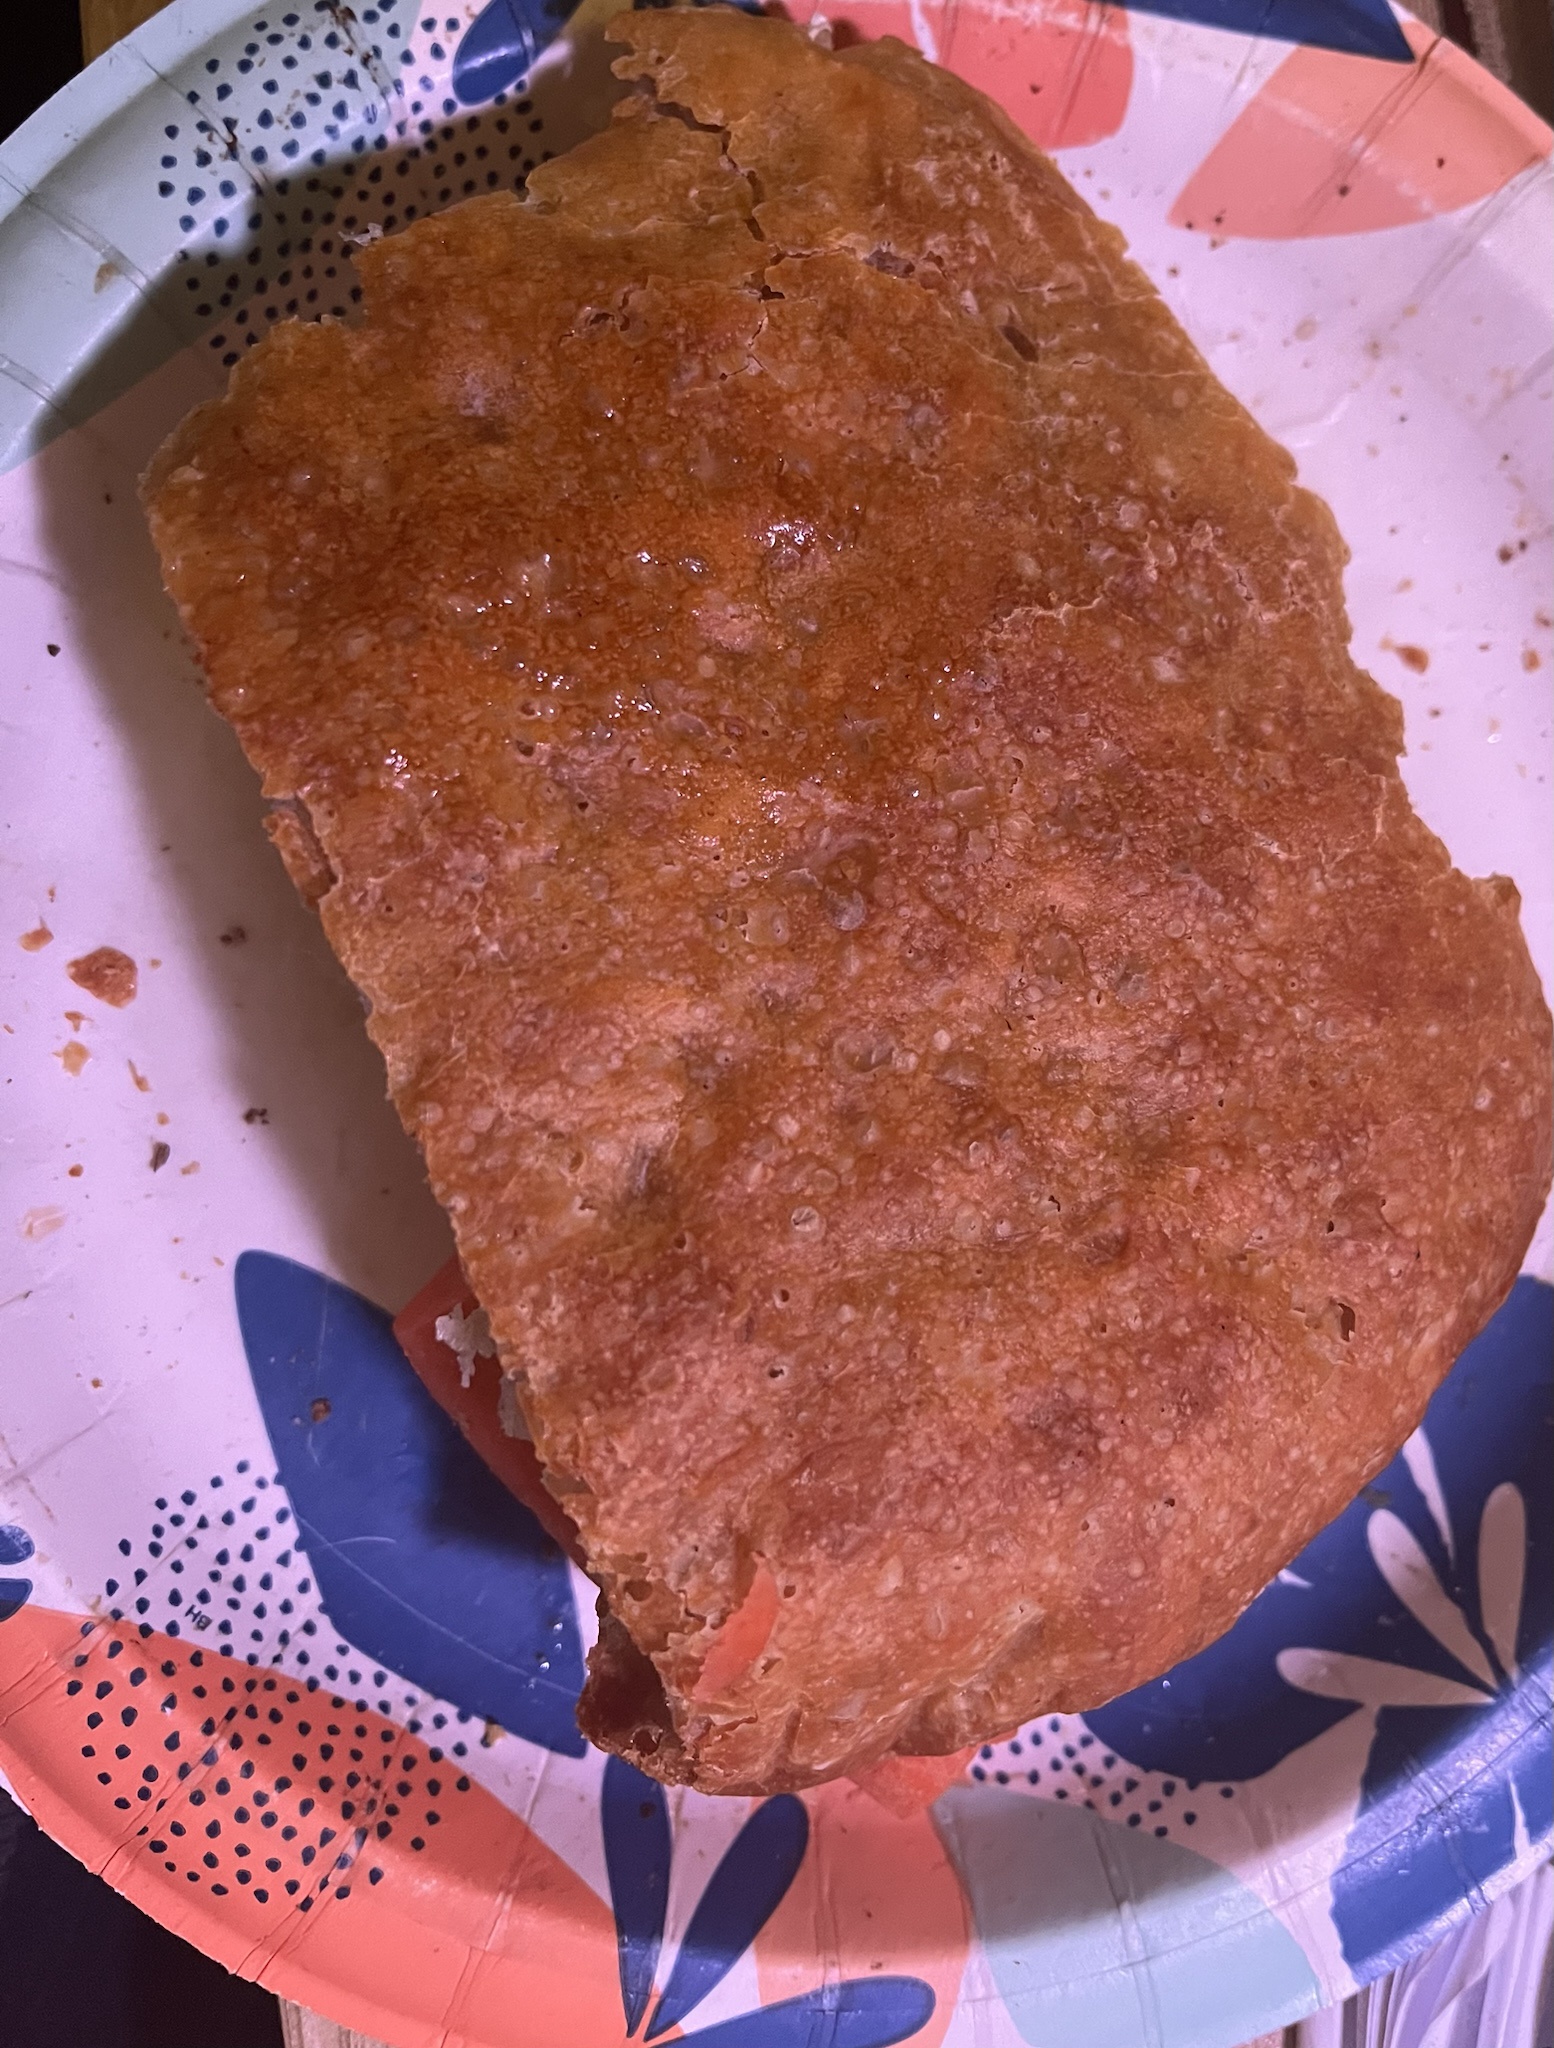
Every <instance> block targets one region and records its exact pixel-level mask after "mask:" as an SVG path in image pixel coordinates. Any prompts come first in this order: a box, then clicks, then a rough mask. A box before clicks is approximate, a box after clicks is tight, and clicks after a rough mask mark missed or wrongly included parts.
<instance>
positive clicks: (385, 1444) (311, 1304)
mask: <svg viewBox="0 0 1554 2048" xmlns="http://www.w3.org/2000/svg"><path fill="white" fill-rule="evenodd" d="M236 1289H237V1312H238V1323H239V1326H240V1328H241V1330H242V1335H243V1344H244V1348H245V1350H246V1351H247V1354H248V1367H249V1371H250V1373H251V1375H252V1377H253V1383H254V1390H255V1392H256V1393H257V1394H258V1396H259V1406H260V1409H261V1411H262V1412H263V1415H264V1421H265V1427H266V1428H267V1430H268V1431H269V1434H270V1443H271V1446H272V1447H273V1449H274V1452H275V1461H276V1465H277V1467H278V1469H279V1472H280V1476H281V1480H282V1482H283V1484H284V1485H285V1487H286V1491H287V1493H288V1494H289V1495H290V1498H291V1504H292V1509H293V1512H294V1513H295V1515H296V1518H297V1533H298V1536H299V1537H300V1539H301V1542H302V1546H303V1548H304V1549H305V1550H306V1552H307V1555H308V1560H309V1562H310V1563H311V1565H312V1567H313V1571H314V1574H315V1576H316V1578H317V1580H318V1590H319V1597H320V1599H321V1600H322V1602H323V1605H324V1610H325V1612H326V1613H327V1614H328V1616H329V1618H330V1620H331V1621H332V1622H333V1623H334V1625H335V1627H336V1628H337V1629H338V1630H339V1631H340V1633H341V1635H342V1636H344V1637H345V1638H346V1639H347V1640H348V1641H349V1642H352V1643H354V1644H355V1645H356V1647H357V1648H358V1649H359V1650H360V1651H361V1652H362V1653H363V1655H364V1656H367V1657H370V1658H372V1659H373V1660H375V1661H376V1662H378V1663H381V1664H386V1665H388V1666H389V1668H390V1669H391V1670H394V1671H397V1672H399V1673H400V1675H401V1676H402V1677H404V1678H407V1679H410V1680H412V1681H413V1682H414V1683H415V1684H417V1685H419V1686H420V1687H422V1688H423V1690H425V1691H427V1692H430V1693H437V1694H439V1695H440V1696H441V1697H442V1698H444V1699H450V1700H454V1701H456V1702H457V1703H458V1704H459V1706H461V1707H463V1708H464V1709H466V1711H468V1712H471V1713H476V1714H479V1715H481V1716H482V1717H483V1718H485V1719H487V1720H491V1721H495V1722H497V1723H498V1724H499V1725H500V1726H501V1727H503V1728H507V1729H510V1730H512V1732H513V1733H514V1734H517V1735H522V1736H524V1737H525V1738H526V1739H527V1740H529V1741H530V1742H537V1743H540V1744H542V1745H543V1746H544V1747H545V1748H546V1749H550V1750H555V1751H557V1752H559V1753H560V1754H562V1755H564V1756H581V1755H582V1754H583V1752H584V1748H585V1744H584V1742H583V1738H582V1736H581V1735H580V1734H579V1733H578V1729H577V1720H576V1716H575V1713H574V1706H575V1703H576V1700H577V1695H578V1692H579V1690H580V1688H581V1686H582V1682H583V1653H582V1644H581V1641H580V1639H579V1636H578V1632H577V1617H576V1615H575V1613H574V1611H573V1605H572V1585H571V1579H570V1577H569V1576H568V1572H567V1565H566V1560H565V1559H564V1558H563V1557H562V1555H561V1553H560V1551H559V1550H558V1549H557V1548H556V1546H555V1544H554V1543H552V1542H551V1540H550V1538H549V1537H548V1536H547V1535H546V1534H545V1532H544V1531H543V1530H542V1529H541V1527H540V1525H539V1523H538V1522H536V1521H535V1519H534V1517H533V1516H532V1515H531V1514H530V1513H529V1511H528V1509H527V1508H526V1507H524V1506H523V1505H522V1504H521V1503H520V1502H519V1501H517V1500H515V1499H514V1498H513V1496H512V1495H511V1494H510V1493H509V1492H508V1491H507V1489H506V1487H504V1486H503V1485H502V1483H501V1481H500V1480H498V1479H497V1478H496V1477H495V1476H494V1475H493V1474H492V1473H491V1472H490V1471H489V1470H488V1469H487V1467H486V1466H485V1465H484V1464H483V1463H482V1462H481V1460H480V1459H479V1458H478V1457H477V1456H476V1455H475V1453H474V1452H473V1451H472V1450H471V1449H470V1447H469V1445H468V1444H467V1443H466V1442H465V1441H464V1438H463V1437H462V1436H461V1435H460V1434H459V1432H458V1430H457V1428H456V1427H455V1426H454V1424H453V1422H452V1421H451V1420H450V1419H449V1418H448V1416H446V1415H445V1414H444V1413H443V1411H442V1409H441V1408H439V1407H438V1405H437V1403H436V1402H435V1401H434V1400H433V1399H432V1397H431V1395H430V1394H429V1393H428V1392H427V1391H426V1389H425V1387H423V1386H422V1384H421V1382H420V1380H419V1379H418V1378H417V1377H416V1374H415V1372H414V1371H413V1369H412V1368H411V1366H410V1363H409V1361H408V1360H407V1359H406V1357H405V1355H404V1353H403V1352H402V1351H401V1350H400V1348H399V1345H398V1343H397V1342H396V1341H395V1338H394V1329H393V1324H392V1322H391V1320H390V1318H389V1317H388V1316H387V1315H386V1314H385V1313H384V1311H383V1310H382V1309H380V1308H376V1307H374V1306H373V1304H372V1303H371V1302H369V1301H364V1300H363V1299H362V1297H361V1296H360V1295H359V1294H353V1293H352V1292H351V1290H350V1289H349V1288H348V1287H342V1286H340V1285H339V1283H338V1282H336V1281H333V1280H328V1279H326V1278H325V1277H324V1275H323V1274H322V1273H315V1272H312V1271H310V1270H309V1268H308V1267H306V1266H299V1265H296V1264H295V1263H294V1262H293V1261H292V1260H290V1259H280V1258H275V1257H272V1256H271V1255H270V1254H269V1253H267V1252H244V1254H243V1256H242V1257H241V1258H240V1259H239V1260H238V1262H237V1271H236Z"/></svg>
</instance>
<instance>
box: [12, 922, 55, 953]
mask: <svg viewBox="0 0 1554 2048" xmlns="http://www.w3.org/2000/svg"><path fill="white" fill-rule="evenodd" d="M16 943H17V945H18V946H20V947H21V949H22V951H23V952H24V953H41V952H42V951H43V949H44V947H45V946H51V945H52V944H53V943H54V934H53V933H52V932H51V931H50V930H49V928H48V926H47V925H46V924H45V923H44V922H43V920H42V919H41V918H40V919H39V920H38V922H37V923H36V924H35V925H34V926H33V928H32V930H31V931H30V932H23V933H22V935H21V937H20V938H19V939H18V940H17V941H16Z"/></svg>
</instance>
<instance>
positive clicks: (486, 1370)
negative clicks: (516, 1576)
mask: <svg viewBox="0 0 1554 2048" xmlns="http://www.w3.org/2000/svg"><path fill="white" fill-rule="evenodd" d="M478 1306H479V1304H478V1302H477V1301H476V1300H475V1296H474V1292H473V1290H472V1289H471V1287H470V1284H469V1282H468V1281H467V1280H466V1279H465V1277H464V1269H463V1267H462V1266H460V1264H459V1262H458V1260H457V1259H456V1258H454V1259H450V1260H449V1261H448V1263H447V1265H446V1266H444V1267H443V1268H442V1270H441V1271H440V1272H438V1273H435V1274H434V1275H433V1276H432V1278H431V1279H430V1280H428V1281H427V1283H426V1285H425V1286H424V1287H423V1288H422V1289H421V1292H420V1293H419V1294H418V1295H417V1296H416V1297H415V1299H414V1300H413V1301H411V1302H409V1303H407V1304H406V1306H405V1307H404V1308H402V1309H401V1310H400V1312H399V1314H398V1315H397V1316H396V1317H395V1318H394V1335H395V1336H396V1337H397V1338H398V1339H399V1343H400V1348H401V1350H402V1351H403V1352H404V1354H405V1356H406V1358H408V1359H409V1361H410V1363H411V1364H412V1365H413V1366H414V1367H415V1369H416V1373H417V1375H418V1376H419V1378H420V1381H421V1384H422V1385H423V1386H424V1387H425V1388H426V1391H427V1392H428V1393H429V1394H430V1395H431V1397H432V1399H433V1400H434V1401H435V1402H436V1403H437V1405H438V1407H439V1408H441V1409H443V1410H444V1411H445V1412H446V1413H447V1414H449V1415H451V1416H452V1418H453V1420H454V1421H455V1422H456V1423H457V1424H458V1426H459V1429H460V1431H461V1433H462V1434H463V1436H464V1438H465V1440H466V1441H467V1442H468V1444H469V1446H470V1448H471V1450H473V1451H474V1453H475V1455H476V1456H477V1457H478V1458H480V1459H481V1460H482V1461H483V1462H484V1463H485V1464H487V1465H489V1466H490V1468H491V1470H492V1471H493V1472H494V1473H495V1474H496V1476H497V1478H498V1479H500V1480H501V1482H502V1484H503V1485H504V1486H505V1487H506V1488H507V1490H508V1492H509V1493H514V1494H516V1495H517V1496H518V1498H519V1500H521V1501H522V1502H523V1504H524V1506H525V1507H526V1508H527V1509H528V1510H529V1512H530V1514H532V1515H533V1516H534V1519H535V1520H536V1521H537V1522H538V1523H539V1525H540V1527H541V1528H542V1529H543V1530H544V1531H545V1533H546V1535H547V1536H550V1537H552V1538H553V1539H554V1540H555V1541H556V1542H557V1543H559V1544H560V1546H561V1548H562V1549H563V1550H564V1551H565V1552H566V1554H567V1556H568V1557H570V1558H571V1560H572V1562H573V1563H574V1564H575V1565H579V1566H581V1565H582V1563H583V1553H582V1548H581V1546H580V1545H579V1543H578V1539H577V1528H576V1525H575V1524H574V1522H573V1521H572V1518H571V1516H570V1515H569V1514H567V1512H566V1510H565V1509H564V1508H563V1507H562V1506H561V1504H560V1502H559V1501H558V1500H557V1499H556V1496H555V1495H554V1494H553V1493H552V1492H551V1490H550V1488H549V1487H548V1486H547V1485H546V1484H545V1480H544V1477H543V1474H542V1472H541V1469H540V1461H539V1458H538V1456H537V1455H536V1453H535V1449H534V1446H533V1444H531V1443H529V1442H527V1441H526V1440H525V1439H524V1438H523V1437H518V1436H509V1435H508V1434H507V1432H506V1430H504V1429H503V1427H502V1424H501V1420H500V1397H501V1388H502V1373H501V1368H500V1367H499V1366H498V1364H497V1362H496V1360H495V1359H494V1358H477V1359H476V1360H475V1369H474V1372H473V1374H472V1375H471V1376H470V1379H469V1383H468V1385H466V1384H465V1383H464V1380H463V1378H462V1377H461V1374H460V1368H459V1357H458V1353H457V1352H456V1351H454V1350H453V1349H452V1348H451V1347H450V1346H449V1345H447V1344H444V1343H443V1341H442V1339H441V1338H440V1337H439V1336H438V1334H437V1323H438V1320H439V1318H440V1317H442V1316H447V1315H452V1314H453V1313H454V1311H455V1310H459V1311H461V1312H462V1313H463V1314H464V1315H466V1316H468V1315H473V1314H474V1312H475V1310H476V1308H477V1307H478Z"/></svg>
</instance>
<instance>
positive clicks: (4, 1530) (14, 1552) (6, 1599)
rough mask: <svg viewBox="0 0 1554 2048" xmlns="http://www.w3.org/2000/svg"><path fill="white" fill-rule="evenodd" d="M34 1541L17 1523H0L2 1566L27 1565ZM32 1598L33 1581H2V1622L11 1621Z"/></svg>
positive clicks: (0, 1595)
mask: <svg viewBox="0 0 1554 2048" xmlns="http://www.w3.org/2000/svg"><path fill="white" fill-rule="evenodd" d="M33 1547H34V1546H33V1541H32V1538H31V1537H30V1536H29V1535H28V1534H27V1531H26V1530H25V1529H21V1528H18V1527H17V1525H16V1523H15V1522H3V1523H0V1564H25V1563H26V1562H27V1560H28V1558H29V1557H31V1556H32V1553H33ZM31 1597H32V1580H31V1579H9V1578H3V1579H0V1621H9V1620H10V1618H11V1616H12V1615H13V1614H16V1613H18V1612H19V1611H20V1609H22V1608H23V1607H25V1606H26V1604H27V1602H28V1601H29V1600H30V1599H31Z"/></svg>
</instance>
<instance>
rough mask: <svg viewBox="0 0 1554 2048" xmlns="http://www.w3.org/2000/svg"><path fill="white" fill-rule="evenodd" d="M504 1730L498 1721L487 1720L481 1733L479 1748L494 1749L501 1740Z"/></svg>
mask: <svg viewBox="0 0 1554 2048" xmlns="http://www.w3.org/2000/svg"><path fill="white" fill-rule="evenodd" d="M506 1732H507V1731H506V1729H504V1728H503V1727H502V1725H501V1723H500V1722H498V1721H488V1722H487V1723H486V1725H485V1728H484V1730H483V1731H482V1733H481V1737H480V1746H481V1748H482V1749H495V1747H496V1745H497V1744H498V1743H499V1742H500V1741H501V1739H502V1737H503V1736H504V1735H505V1734H506Z"/></svg>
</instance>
